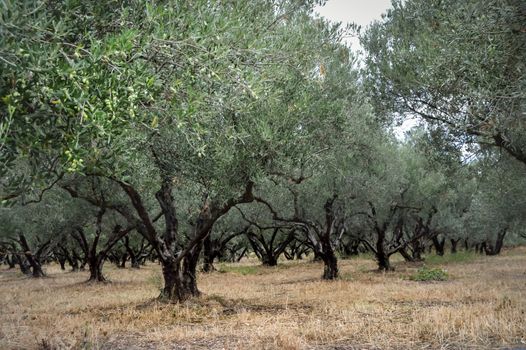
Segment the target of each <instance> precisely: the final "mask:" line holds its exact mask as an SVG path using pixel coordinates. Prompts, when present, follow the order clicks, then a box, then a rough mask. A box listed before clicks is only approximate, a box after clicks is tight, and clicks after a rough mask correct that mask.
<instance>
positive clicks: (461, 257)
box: [426, 251, 480, 265]
mask: <svg viewBox="0 0 526 350" xmlns="http://www.w3.org/2000/svg"><path fill="white" fill-rule="evenodd" d="M479 256H480V255H479V254H477V253H475V252H469V251H461V252H458V253H455V254H444V255H443V256H440V255H429V256H426V264H428V265H440V264H449V263H467V262H472V261H474V260H475V259H477V258H478V257H479Z"/></svg>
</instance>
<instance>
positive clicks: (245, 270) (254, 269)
mask: <svg viewBox="0 0 526 350" xmlns="http://www.w3.org/2000/svg"><path fill="white" fill-rule="evenodd" d="M218 271H219V272H220V273H225V272H233V273H238V274H240V275H243V276H246V275H255V274H257V273H258V272H260V269H259V267H258V266H246V265H240V266H234V265H220V266H219V269H218Z"/></svg>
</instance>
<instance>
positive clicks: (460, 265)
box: [0, 248, 526, 349]
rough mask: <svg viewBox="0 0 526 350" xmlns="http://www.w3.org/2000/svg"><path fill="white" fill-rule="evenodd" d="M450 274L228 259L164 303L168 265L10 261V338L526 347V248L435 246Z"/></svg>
mask: <svg viewBox="0 0 526 350" xmlns="http://www.w3.org/2000/svg"><path fill="white" fill-rule="evenodd" d="M431 258H433V259H430V260H431V261H430V262H428V264H433V266H439V267H442V268H444V269H446V270H447V271H448V273H449V276H450V278H449V280H448V281H445V282H415V281H411V280H409V279H408V278H407V277H408V276H409V275H411V274H413V273H414V272H415V271H416V270H417V268H418V267H419V265H415V264H406V263H404V262H402V261H400V260H398V261H396V260H395V261H396V262H395V267H396V271H395V272H393V273H388V274H382V273H377V272H375V271H374V268H375V264H374V261H372V259H371V258H370V257H360V258H354V259H350V260H340V262H339V263H340V271H341V278H340V279H339V280H337V281H333V282H324V281H321V280H320V275H321V273H322V266H321V265H320V264H318V263H312V262H309V261H300V262H296V261H295V262H283V263H282V264H281V265H280V266H279V267H277V268H265V267H261V266H258V264H257V262H255V261H254V262H245V263H242V264H218V265H217V267H218V268H219V269H220V270H221V271H220V272H214V273H211V274H201V275H199V276H198V284H199V288H200V289H201V291H202V292H203V297H201V298H198V299H194V300H191V301H189V302H187V303H185V304H182V305H176V304H160V303H157V302H156V301H155V300H154V299H155V297H156V296H157V295H158V294H159V288H160V287H161V284H162V280H161V277H160V266H158V265H156V264H149V265H147V266H145V267H143V268H141V269H140V270H135V269H130V268H127V269H117V268H115V267H113V266H111V265H110V264H107V265H106V267H105V271H104V272H105V274H106V275H107V277H109V279H110V280H111V281H112V282H111V283H107V284H86V283H84V281H85V280H86V279H87V277H88V275H87V273H86V272H79V273H72V272H62V271H60V269H59V268H58V266H48V267H47V273H48V276H49V277H47V278H44V279H37V280H35V279H31V278H27V277H23V276H21V275H20V274H19V272H18V271H16V270H8V269H7V268H6V267H4V266H2V267H1V268H0V349H70V348H71V349H424V348H426V349H458V348H460V349H481V348H482V349H494V348H495V349H502V348H512V349H518V348H521V347H526V248H515V249H513V250H510V251H507V252H505V253H504V254H503V255H501V256H499V257H484V256H481V257H479V256H474V255H472V254H464V255H463V258H462V259H458V258H453V257H451V256H450V257H447V256H446V257H445V258H436V257H431Z"/></svg>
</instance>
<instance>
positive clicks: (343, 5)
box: [314, 0, 417, 139]
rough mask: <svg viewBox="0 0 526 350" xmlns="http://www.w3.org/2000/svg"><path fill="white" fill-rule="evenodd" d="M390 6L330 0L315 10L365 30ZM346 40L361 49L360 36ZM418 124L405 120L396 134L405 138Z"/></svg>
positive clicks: (380, 1)
mask: <svg viewBox="0 0 526 350" xmlns="http://www.w3.org/2000/svg"><path fill="white" fill-rule="evenodd" d="M390 6H391V0H328V1H327V3H326V4H325V6H323V7H317V8H316V9H315V10H314V11H315V12H317V13H318V14H320V15H321V16H323V17H325V18H327V19H329V20H331V21H333V22H342V23H343V24H344V25H345V24H347V23H353V22H354V23H356V24H358V25H360V26H361V27H362V30H365V28H366V27H367V25H369V23H371V22H372V21H374V20H379V19H381V15H382V13H384V12H386V11H387V9H388V8H389V7H390ZM346 42H347V43H348V44H350V45H351V49H352V50H353V51H355V52H357V51H360V50H361V46H360V42H359V40H358V38H355V37H351V38H347V39H346ZM416 124H417V121H416V120H415V119H407V120H405V121H404V122H403V123H402V125H400V126H397V127H395V128H394V132H395V135H396V136H397V137H398V138H399V139H403V138H404V133H405V132H406V131H407V130H409V129H411V127H413V126H415V125H416Z"/></svg>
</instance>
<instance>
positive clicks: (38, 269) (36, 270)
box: [18, 233, 45, 278]
mask: <svg viewBox="0 0 526 350" xmlns="http://www.w3.org/2000/svg"><path fill="white" fill-rule="evenodd" d="M18 237H19V239H20V244H21V246H22V249H23V250H24V255H25V257H26V259H27V261H28V262H29V265H31V268H32V270H33V272H32V276H33V277H35V278H40V277H44V276H45V274H44V271H42V265H41V264H40V261H38V259H37V258H36V257H35V256H34V255H33V253H32V252H31V249H30V248H29V244H28V243H27V240H26V237H25V236H24V235H23V234H22V233H20V234H19V236H18Z"/></svg>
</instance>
